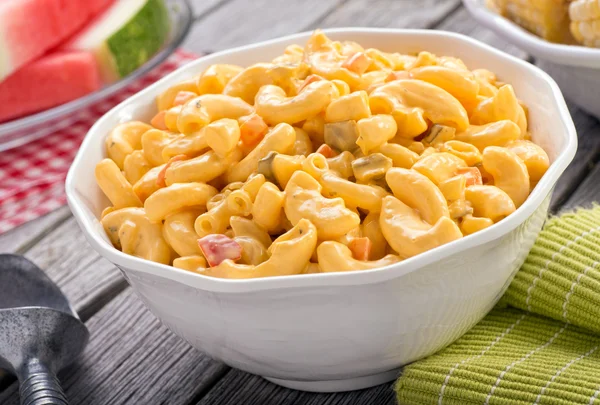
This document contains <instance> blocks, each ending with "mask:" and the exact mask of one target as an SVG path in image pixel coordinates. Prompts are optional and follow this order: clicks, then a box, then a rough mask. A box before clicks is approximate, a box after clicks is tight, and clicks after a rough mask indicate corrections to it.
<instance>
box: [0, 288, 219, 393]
mask: <svg viewBox="0 0 600 405" xmlns="http://www.w3.org/2000/svg"><path fill="white" fill-rule="evenodd" d="M87 326H88V328H89V330H90V332H91V335H90V336H91V337H90V342H89V343H88V346H87V347H86V349H85V351H84V353H83V355H82V357H81V358H80V359H79V360H78V361H77V363H76V364H74V365H72V366H71V367H69V368H67V369H65V370H64V372H62V373H60V374H59V378H60V380H61V382H62V386H63V388H64V389H65V392H66V394H67V397H68V398H69V400H70V401H71V403H72V404H86V405H105V404H111V405H120V404H147V405H152V404H169V405H179V404H181V405H184V404H188V403H193V402H195V401H196V400H197V399H198V398H200V397H201V396H202V395H203V393H204V392H205V391H206V390H207V389H208V388H209V387H211V386H212V385H213V384H214V383H215V382H216V381H217V380H218V379H219V378H220V377H221V376H223V375H224V374H225V373H226V372H227V370H228V368H227V367H226V366H224V365H222V364H221V363H218V362H216V361H213V360H211V359H210V358H208V357H207V356H205V355H203V354H202V353H200V352H198V351H196V350H194V349H193V348H192V347H191V346H189V345H188V344H187V343H185V342H183V341H182V340H180V339H179V338H177V337H176V336H175V335H173V334H172V333H171V332H169V331H168V330H167V328H166V327H165V326H163V325H161V324H160V322H159V321H158V320H157V319H156V318H155V317H154V316H152V315H151V314H150V313H149V312H148V310H147V309H146V308H145V307H144V305H143V304H142V302H141V301H140V300H139V299H138V298H137V296H135V294H134V293H133V291H132V290H131V289H128V290H127V291H125V292H123V293H121V294H120V295H119V296H118V297H117V298H116V299H114V300H113V301H112V302H110V303H109V304H108V305H107V306H105V307H104V308H103V309H102V310H100V312H98V313H97V314H96V315H94V316H93V317H92V318H90V320H89V321H88V322H87ZM17 392H18V391H17V387H16V384H13V385H12V386H11V387H10V388H8V389H7V390H6V391H4V392H3V393H1V394H0V403H2V404H5V405H12V404H18V402H19V401H18V395H17Z"/></svg>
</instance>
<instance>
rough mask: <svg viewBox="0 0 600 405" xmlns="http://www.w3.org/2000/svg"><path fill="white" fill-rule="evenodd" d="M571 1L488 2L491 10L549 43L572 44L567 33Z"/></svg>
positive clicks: (504, 0) (490, 0)
mask: <svg viewBox="0 0 600 405" xmlns="http://www.w3.org/2000/svg"><path fill="white" fill-rule="evenodd" d="M570 1H571V0H489V3H491V6H492V8H494V9H495V10H496V11H498V12H499V13H500V14H502V15H503V16H505V17H506V18H508V19H509V20H512V21H513V22H515V23H516V24H518V25H520V26H521V27H523V28H525V29H526V30H528V31H531V32H532V33H534V34H536V35H538V36H540V37H542V38H544V39H546V40H548V41H551V42H560V43H573V42H574V41H573V37H572V36H571V33H570V31H569V13H568V9H569V3H570Z"/></svg>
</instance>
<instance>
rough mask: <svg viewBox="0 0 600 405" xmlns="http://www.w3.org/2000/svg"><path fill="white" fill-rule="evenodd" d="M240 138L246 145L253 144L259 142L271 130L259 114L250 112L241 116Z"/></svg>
mask: <svg viewBox="0 0 600 405" xmlns="http://www.w3.org/2000/svg"><path fill="white" fill-rule="evenodd" d="M238 122H239V123H240V139H241V140H242V143H243V144H244V145H246V146H253V145H256V144H257V143H259V142H260V141H261V140H262V139H263V138H264V136H265V134H266V133H267V131H268V130H269V126H268V125H267V124H266V123H265V121H264V120H263V119H262V117H261V116H260V115H258V114H250V115H246V116H244V117H240V118H239V120H238Z"/></svg>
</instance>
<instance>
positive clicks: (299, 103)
mask: <svg viewBox="0 0 600 405" xmlns="http://www.w3.org/2000/svg"><path fill="white" fill-rule="evenodd" d="M527 131H528V124H527V111H526V109H525V107H524V106H523V104H522V103H521V101H520V100H518V99H517V96H516V94H515V92H514V90H513V88H512V87H511V86H510V84H504V83H501V82H499V81H497V80H496V76H495V75H494V74H493V73H492V72H490V71H487V70H483V69H479V70H475V71H471V70H469V69H468V68H467V67H466V66H465V65H464V64H463V63H462V61H460V60H458V59H456V58H452V57H444V56H440V57H438V56H436V55H433V54H431V53H429V52H420V53H418V54H417V55H402V54H399V53H386V52H382V51H379V50H376V49H364V48H362V47H361V46H360V45H359V44H357V43H354V42H339V41H332V40H330V39H329V38H327V37H326V36H325V35H324V34H323V33H322V32H320V31H316V32H315V33H314V34H313V36H312V37H311V38H310V39H309V40H308V43H307V44H306V46H305V47H304V48H302V47H300V46H298V45H293V46H289V47H287V48H286V49H285V52H284V53H283V55H281V56H279V57H277V58H275V59H274V60H273V61H271V62H267V63H258V64H255V65H252V66H249V67H241V66H234V65H225V64H220V65H213V66H211V67H209V68H208V69H207V70H206V71H205V72H203V73H201V74H200V75H199V76H198V77H196V78H194V79H192V80H188V81H185V82H183V83H180V84H177V85H175V86H173V87H171V88H170V89H168V90H166V91H165V92H164V93H163V94H161V95H160V96H159V97H158V99H157V114H156V116H155V117H154V118H153V119H152V122H151V125H150V124H146V123H142V122H139V121H132V122H128V123H123V124H120V125H119V126H117V127H116V128H115V129H114V130H113V131H112V132H111V133H110V134H109V135H108V137H107V139H106V149H107V159H104V160H102V161H101V162H100V163H98V165H97V167H96V172H95V174H96V180H97V182H98V185H99V186H100V188H101V189H102V191H103V192H104V194H105V195H106V196H107V198H108V200H109V201H110V206H109V207H107V208H106V209H105V210H104V211H103V214H102V217H101V222H102V225H103V227H104V229H105V231H106V233H107V235H108V237H109V239H110V241H111V242H112V243H113V245H114V246H115V247H117V248H118V249H120V250H122V251H123V252H124V253H127V254H131V255H135V256H138V257H141V258H144V259H147V260H152V261H155V262H158V263H163V264H169V265H172V266H174V267H176V268H179V269H183V270H187V271H191V272H195V273H200V274H204V275H206V276H212V277H221V278H255V277H270V276H280V275H294V274H313V273H323V272H340V271H359V270H366V269H373V268H378V267H383V266H388V265H392V264H394V263H397V262H400V261H402V260H404V259H407V258H409V257H412V256H415V255H418V254H420V253H422V252H425V251H427V250H430V249H433V248H436V247H438V246H440V245H443V244H445V243H449V242H452V241H454V240H457V239H460V238H462V237H464V236H467V235H471V234H473V233H477V232H478V231H480V230H483V229H485V228H487V227H490V226H492V225H493V224H495V223H497V222H498V221H501V220H502V219H503V218H505V217H506V216H508V215H510V214H511V213H513V212H514V211H515V210H516V209H518V208H519V206H521V205H522V204H523V203H524V202H525V200H526V199H527V197H528V196H529V193H530V192H531V190H532V188H533V187H535V185H536V184H537V182H538V181H539V180H540V178H541V177H542V176H543V174H544V173H545V172H546V170H547V169H548V167H549V164H550V163H549V159H548V156H547V154H546V153H545V152H544V150H543V149H542V148H541V147H540V146H538V145H536V144H534V143H533V142H531V141H530V140H529V139H530V135H529V133H528V132H527Z"/></svg>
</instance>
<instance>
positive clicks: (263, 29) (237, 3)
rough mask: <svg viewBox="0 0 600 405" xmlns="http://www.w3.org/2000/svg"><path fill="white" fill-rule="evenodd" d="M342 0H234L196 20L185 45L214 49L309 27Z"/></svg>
mask: <svg viewBox="0 0 600 405" xmlns="http://www.w3.org/2000/svg"><path fill="white" fill-rule="evenodd" d="M342 4H343V1H342V0H304V1H270V0H256V1H246V0H232V1H230V2H228V3H227V4H225V5H223V6H221V7H220V8H218V9H217V10H215V11H214V12H213V13H210V14H209V15H207V16H206V17H204V18H203V17H201V18H200V19H198V20H197V21H196V23H195V24H194V27H192V32H191V33H190V36H189V37H188V38H187V40H186V41H185V43H184V45H183V46H184V48H186V49H188V50H191V51H194V52H199V53H200V52H207V51H208V52H214V51H220V50H223V49H227V48H231V47H235V46H240V45H246V44H250V43H253V42H258V41H264V40H267V39H271V38H276V37H279V36H282V35H287V34H292V33H295V32H299V31H302V30H304V29H305V27H308V26H310V25H311V24H312V23H313V22H315V21H318V20H319V19H321V18H323V17H324V16H325V15H327V14H329V13H330V12H332V11H333V10H334V9H335V8H336V7H341V5H342Z"/></svg>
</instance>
